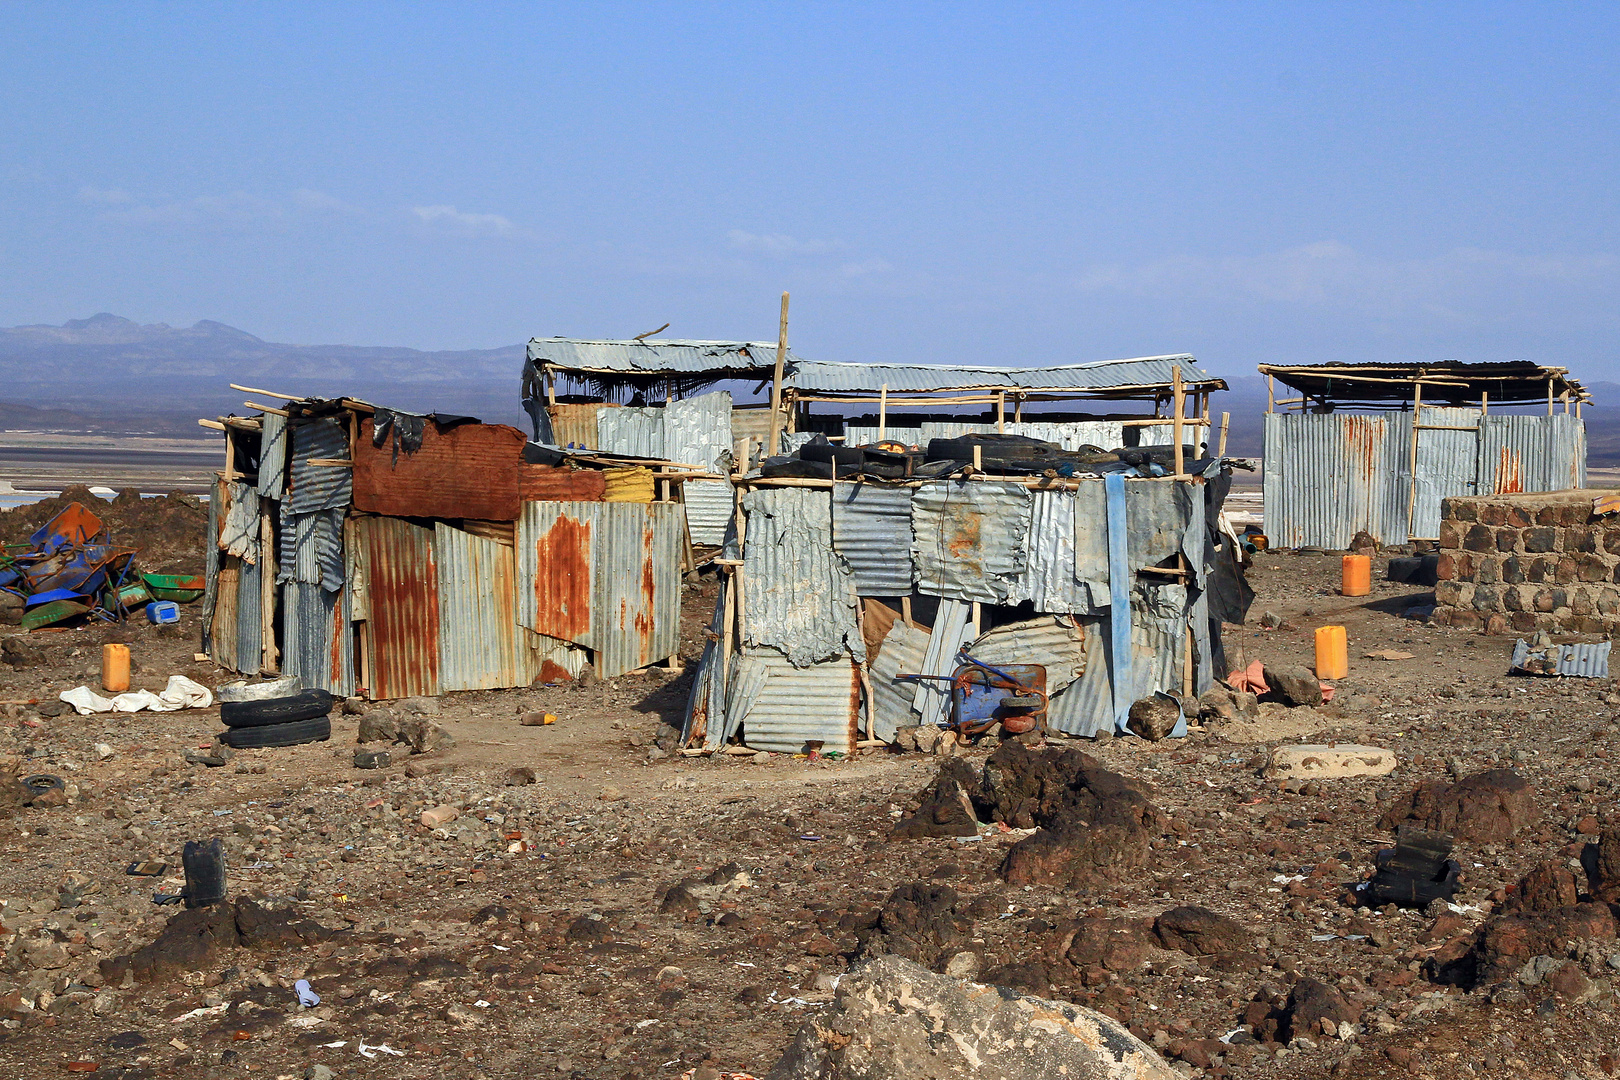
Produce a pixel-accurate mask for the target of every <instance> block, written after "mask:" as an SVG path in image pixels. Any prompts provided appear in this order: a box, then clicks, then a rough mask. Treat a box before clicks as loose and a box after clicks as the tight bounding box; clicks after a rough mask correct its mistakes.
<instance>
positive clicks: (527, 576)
mask: <svg viewBox="0 0 1620 1080" xmlns="http://www.w3.org/2000/svg"><path fill="white" fill-rule="evenodd" d="M603 505H606V504H604V503H595V502H531V503H526V504H524V507H523V516H522V517H521V518H520V519H519V520H518V529H517V545H516V546H517V622H518V624H519V625H521V626H526V627H528V628H529V629H530V630H533V631H534V632H535V633H538V634H546V635H549V636H550V637H554V638H560V639H562V640H564V641H572V642H575V643H576V644H579V645H584V646H587V647H589V646H592V645H594V644H595V640H596V639H595V638H594V637H593V636H592V625H593V624H592V621H591V606H592V598H593V596H594V595H595V588H594V586H593V584H592V573H593V570H592V568H593V566H594V565H595V560H594V555H593V552H594V550H595V549H594V543H593V537H594V534H595V531H596V522H597V515H598V508H599V507H601V506H603ZM622 569H623V568H621V572H622Z"/></svg>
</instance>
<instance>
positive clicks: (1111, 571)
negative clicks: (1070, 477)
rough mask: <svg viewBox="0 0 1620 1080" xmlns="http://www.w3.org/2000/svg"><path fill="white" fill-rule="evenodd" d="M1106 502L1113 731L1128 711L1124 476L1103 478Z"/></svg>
mask: <svg viewBox="0 0 1620 1080" xmlns="http://www.w3.org/2000/svg"><path fill="white" fill-rule="evenodd" d="M1103 491H1104V493H1105V495H1106V497H1107V501H1108V592H1109V600H1110V610H1109V613H1108V614H1109V619H1108V624H1109V632H1110V637H1111V638H1112V642H1111V644H1112V645H1113V649H1112V650H1111V654H1110V656H1109V660H1110V662H1111V664H1112V668H1111V670H1110V674H1111V675H1112V677H1113V689H1114V730H1115V731H1125V730H1127V729H1126V727H1125V721H1126V720H1127V719H1128V718H1129V716H1130V712H1131V686H1132V679H1131V570H1130V558H1129V555H1128V553H1127V545H1126V542H1125V536H1126V525H1125V476H1124V474H1123V473H1109V474H1108V475H1107V476H1105V477H1103Z"/></svg>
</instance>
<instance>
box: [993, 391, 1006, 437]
mask: <svg viewBox="0 0 1620 1080" xmlns="http://www.w3.org/2000/svg"><path fill="white" fill-rule="evenodd" d="M1006 430H1007V395H1006V394H1005V393H1002V394H997V395H996V434H997V435H1001V434H1004V433H1005V432H1006Z"/></svg>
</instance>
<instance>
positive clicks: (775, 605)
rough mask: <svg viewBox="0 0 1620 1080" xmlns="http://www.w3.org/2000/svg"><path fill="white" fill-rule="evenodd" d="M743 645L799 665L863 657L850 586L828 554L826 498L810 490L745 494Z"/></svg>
mask: <svg viewBox="0 0 1620 1080" xmlns="http://www.w3.org/2000/svg"><path fill="white" fill-rule="evenodd" d="M742 506H743V511H744V513H746V514H747V515H748V521H747V533H746V538H745V543H744V551H743V568H742V572H743V589H742V595H743V610H744V619H743V627H744V634H745V637H744V641H743V644H744V645H745V646H760V645H769V646H774V647H775V648H778V649H781V650H782V652H783V653H785V654H786V655H787V657H788V659H789V660H790V661H791V662H792V663H793V664H794V665H795V666H797V667H806V666H808V665H810V664H813V663H817V662H819V661H823V660H828V659H831V658H832V657H835V656H839V655H843V654H845V653H846V650H847V652H848V653H849V654H851V655H854V656H855V657H856V658H858V659H860V660H863V661H864V660H865V659H866V645H865V643H864V642H863V641H862V640H861V632H860V628H859V624H858V623H857V620H856V615H855V612H856V606H857V603H858V601H857V600H856V597H855V586H854V581H853V579H852V578H851V576H850V572H849V568H848V567H847V566H846V565H845V564H844V562H843V560H842V559H840V558H839V557H838V556H837V555H836V554H835V553H834V552H833V543H832V500H831V498H830V497H829V495H828V493H827V492H826V491H825V490H819V489H815V488H756V489H754V490H752V491H749V492H747V493H745V494H744V495H743V498H742Z"/></svg>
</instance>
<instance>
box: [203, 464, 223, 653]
mask: <svg viewBox="0 0 1620 1080" xmlns="http://www.w3.org/2000/svg"><path fill="white" fill-rule="evenodd" d="M222 487H223V482H222V481H221V480H220V479H219V477H218V476H215V477H214V480H213V485H212V486H211V487H210V488H209V495H208V534H207V540H206V541H205V542H204V543H203V606H202V651H203V652H205V653H207V654H208V655H209V657H210V658H212V659H213V660H214V661H215V662H216V663H217V662H218V661H219V656H218V655H217V654H216V653H215V650H214V612H215V610H216V609H217V608H218V607H219V528H220V520H219V503H220V499H221V498H223V496H222V495H221V488H222Z"/></svg>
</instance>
